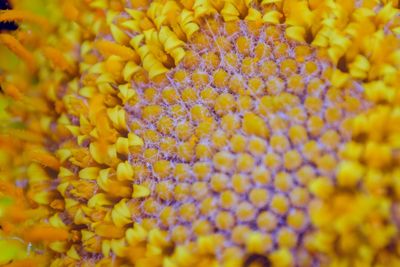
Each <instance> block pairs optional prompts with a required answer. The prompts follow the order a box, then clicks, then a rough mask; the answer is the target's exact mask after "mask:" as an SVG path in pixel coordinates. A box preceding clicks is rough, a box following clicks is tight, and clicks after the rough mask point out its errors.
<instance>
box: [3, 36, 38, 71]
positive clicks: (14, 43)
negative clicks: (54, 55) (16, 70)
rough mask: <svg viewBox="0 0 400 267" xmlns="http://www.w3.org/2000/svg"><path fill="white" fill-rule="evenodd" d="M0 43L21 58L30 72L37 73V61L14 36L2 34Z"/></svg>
mask: <svg viewBox="0 0 400 267" xmlns="http://www.w3.org/2000/svg"><path fill="white" fill-rule="evenodd" d="M0 43H1V44H3V45H5V46H6V47H7V48H8V49H10V50H11V51H12V52H13V53H14V54H16V55H17V56H18V57H19V58H21V59H22V60H23V61H24V62H25V63H26V65H27V66H28V68H29V70H30V71H32V72H35V71H36V70H37V64H36V60H35V58H34V57H33V55H32V53H31V52H29V51H28V50H27V49H26V48H25V47H24V46H23V45H22V44H21V43H20V42H19V41H18V40H17V39H16V38H15V37H14V36H12V35H10V34H7V33H0Z"/></svg>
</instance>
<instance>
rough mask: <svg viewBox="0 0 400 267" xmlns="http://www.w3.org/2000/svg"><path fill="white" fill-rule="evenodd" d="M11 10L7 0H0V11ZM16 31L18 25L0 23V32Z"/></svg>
mask: <svg viewBox="0 0 400 267" xmlns="http://www.w3.org/2000/svg"><path fill="white" fill-rule="evenodd" d="M11 8H12V7H11V4H10V2H9V1H8V0H0V10H7V9H11ZM16 29H18V25H17V24H16V23H15V22H13V21H8V22H0V32H1V31H15V30H16Z"/></svg>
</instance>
